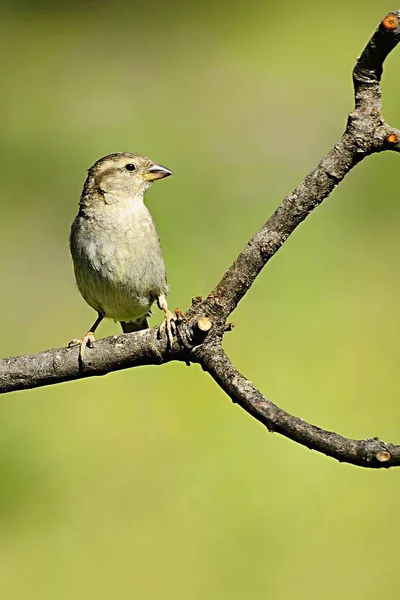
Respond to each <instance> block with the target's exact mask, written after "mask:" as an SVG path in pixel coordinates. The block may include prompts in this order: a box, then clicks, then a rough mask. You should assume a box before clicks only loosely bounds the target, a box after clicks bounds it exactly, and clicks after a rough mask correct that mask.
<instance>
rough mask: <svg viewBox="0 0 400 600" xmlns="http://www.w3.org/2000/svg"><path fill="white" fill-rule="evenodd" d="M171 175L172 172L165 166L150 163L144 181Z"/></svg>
mask: <svg viewBox="0 0 400 600" xmlns="http://www.w3.org/2000/svg"><path fill="white" fill-rule="evenodd" d="M170 175H173V172H172V171H170V170H169V169H167V167H163V166H162V165H152V166H151V167H150V169H148V170H147V171H146V172H145V174H144V178H145V180H146V181H154V180H155V179H162V178H163V177H169V176H170Z"/></svg>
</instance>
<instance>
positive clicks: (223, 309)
mask: <svg viewBox="0 0 400 600" xmlns="http://www.w3.org/2000/svg"><path fill="white" fill-rule="evenodd" d="M399 19H400V10H399V11H395V12H393V13H390V14H389V15H387V16H386V17H385V18H384V19H383V21H382V22H381V23H380V25H379V27H378V29H377V30H376V32H375V33H374V35H373V36H372V38H371V40H370V41H369V43H368V44H367V46H366V48H365V49H364V51H363V53H362V54H361V56H360V58H359V59H358V61H357V64H356V66H355V68H354V71H353V83H354V94H355V109H354V111H353V112H352V113H351V114H350V115H349V117H348V120H347V126H346V130H345V132H344V134H343V135H342V137H341V139H340V140H339V142H338V143H337V144H336V145H335V146H334V147H333V148H332V149H331V150H330V151H329V152H328V154H327V155H326V156H325V157H324V158H323V159H322V160H321V161H320V163H319V164H318V165H317V166H316V167H315V169H313V170H312V171H311V172H310V173H309V174H308V175H307V176H306V177H305V179H304V180H303V181H302V182H301V183H300V184H299V186H298V187H297V188H296V189H295V190H294V191H293V192H292V193H291V194H289V196H287V197H286V198H285V199H284V200H283V202H282V203H281V204H280V206H279V207H278V208H277V209H276V211H275V212H274V214H273V215H272V216H271V217H270V219H268V221H267V222H266V223H265V224H264V226H263V227H262V228H261V229H260V230H259V231H258V233H256V235H255V236H254V237H253V238H252V239H251V240H250V241H249V242H248V244H247V246H246V247H245V248H244V249H243V250H242V252H241V253H240V254H239V256H238V257H237V259H236V260H235V262H234V263H233V265H232V266H231V267H230V268H229V269H228V271H227V272H226V273H225V275H224V276H223V277H222V279H221V281H220V282H219V283H218V284H217V286H216V287H215V288H214V290H213V291H212V292H211V293H210V294H209V296H208V297H207V298H206V299H205V300H202V299H201V298H194V299H193V302H192V306H191V308H190V309H189V310H188V311H187V313H186V314H185V315H182V314H181V313H180V312H179V314H178V320H177V323H178V336H177V339H176V341H175V342H174V345H173V347H172V348H169V347H168V346H167V343H166V341H165V340H162V339H161V340H160V339H158V337H157V330H156V329H155V328H153V329H150V330H146V331H141V332H137V333H128V334H125V335H120V336H113V337H109V338H105V339H103V340H100V341H98V342H96V343H95V345H94V348H93V349H91V350H90V349H88V350H87V354H86V356H87V360H88V362H87V363H85V368H84V369H82V368H81V367H80V365H79V361H78V349H77V348H71V349H67V348H58V349H53V350H48V351H46V352H41V353H38V354H34V355H30V356H21V357H13V358H5V359H2V360H0V393H5V392H11V391H15V390H22V389H29V388H34V387H38V386H43V385H50V384H55V383H60V382H63V381H69V380H72V379H80V378H84V377H91V376H94V375H104V374H106V373H109V372H111V371H117V370H120V369H126V368H129V367H136V366H140V365H156V364H161V363H163V362H169V361H171V360H179V361H184V362H186V363H189V362H197V363H199V364H200V365H201V366H202V367H203V369H204V370H206V371H208V372H209V373H210V374H211V376H212V377H213V378H214V380H215V381H216V383H217V384H218V385H219V386H220V387H221V388H222V389H223V390H224V391H225V392H226V393H227V394H228V395H229V396H230V397H231V399H232V400H233V401H234V402H237V403H238V404H240V406H242V408H244V409H245V410H246V411H247V412H248V413H250V414H251V415H252V416H253V417H255V418H256V419H258V420H259V421H260V422H261V423H263V424H264V425H265V426H266V427H267V428H268V429H269V430H270V431H276V432H278V433H281V434H282V435H285V436H286V437H288V438H290V439H292V440H294V441H296V442H298V443H300V444H302V445H304V446H307V447H308V448H311V449H314V450H317V451H318V452H322V453H324V454H326V455H328V456H331V457H333V458H336V459H337V460H340V461H345V462H348V463H351V464H354V465H358V466H363V467H373V468H380V467H391V466H398V465H400V446H396V445H394V444H385V443H384V442H381V441H379V440H378V439H377V438H374V439H368V440H352V439H348V438H344V437H342V436H340V435H338V434H336V433H333V432H330V431H325V430H323V429H319V428H318V427H315V426H313V425H310V424H308V423H305V422H304V421H303V420H302V419H299V418H297V417H293V416H291V415H289V414H288V413H286V412H285V411H283V410H282V409H281V408H279V407H278V406H276V405H275V404H273V403H272V402H270V401H269V400H267V399H266V398H265V397H264V396H263V395H262V394H261V392H259V391H258V390H257V389H256V388H255V387H254V385H253V384H252V383H251V382H250V381H248V380H247V379H246V378H245V377H243V375H241V374H240V373H239V372H238V371H237V370H236V369H235V368H234V367H233V365H232V364H231V362H230V361H229V359H228V357H227V356H226V355H225V353H224V351H223V349H222V347H221V342H222V338H223V335H224V333H225V332H226V331H228V330H230V329H231V327H230V326H229V325H227V324H226V319H227V318H228V317H229V315H230V314H231V313H232V311H233V310H234V309H235V308H236V306H237V305H238V303H239V302H240V300H241V299H242V298H243V296H244V295H245V294H246V293H247V291H248V290H249V289H250V287H251V285H252V284H253V282H254V280H255V279H256V277H257V275H258V274H259V273H260V271H261V270H262V268H263V267H264V266H265V265H266V264H267V262H268V261H269V260H270V258H272V256H274V255H275V254H276V252H277V251H278V250H279V248H280V247H281V246H282V245H283V244H284V243H285V241H286V240H287V239H288V237H289V236H290V234H291V233H292V232H293V231H294V230H295V228H296V227H297V226H298V225H299V224H300V223H301V222H302V221H304V219H305V218H306V217H307V215H308V214H309V213H310V212H311V211H312V210H314V209H315V208H316V207H317V206H319V205H320V204H321V202H322V201H323V200H324V199H325V198H327V197H328V196H329V194H330V193H331V192H332V191H333V189H334V188H335V187H336V186H337V185H338V184H339V183H340V182H341V181H342V179H343V178H344V177H345V176H346V174H347V173H348V172H349V171H350V170H351V169H352V168H353V167H354V166H355V165H356V164H358V163H359V162H360V161H361V160H363V159H364V158H365V157H366V156H369V155H371V154H374V153H376V152H382V151H384V150H394V151H396V152H400V131H399V130H398V129H394V128H392V127H390V126H389V125H388V124H387V123H385V121H384V120H383V117H382V108H381V89H380V85H379V83H380V79H381V75H382V70H383V63H384V60H385V59H386V57H387V55H388V54H389V52H391V50H393V49H394V48H395V47H396V45H397V44H398V42H399V40H400V26H399Z"/></svg>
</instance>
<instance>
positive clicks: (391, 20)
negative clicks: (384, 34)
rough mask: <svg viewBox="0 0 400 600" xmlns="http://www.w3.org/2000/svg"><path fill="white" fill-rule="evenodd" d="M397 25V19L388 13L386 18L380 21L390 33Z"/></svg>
mask: <svg viewBox="0 0 400 600" xmlns="http://www.w3.org/2000/svg"><path fill="white" fill-rule="evenodd" d="M398 24H399V19H398V18H397V17H396V15H394V14H393V13H389V14H388V15H386V17H385V18H384V19H383V21H382V25H383V26H384V28H385V29H387V30H388V31H391V30H392V29H396V27H397V25H398Z"/></svg>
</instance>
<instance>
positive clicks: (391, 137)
mask: <svg viewBox="0 0 400 600" xmlns="http://www.w3.org/2000/svg"><path fill="white" fill-rule="evenodd" d="M386 141H387V142H388V143H389V144H395V143H396V142H398V141H399V138H398V137H397V135H396V134H395V133H389V135H388V136H386Z"/></svg>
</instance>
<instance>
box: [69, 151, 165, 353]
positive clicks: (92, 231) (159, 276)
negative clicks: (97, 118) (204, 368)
mask: <svg viewBox="0 0 400 600" xmlns="http://www.w3.org/2000/svg"><path fill="white" fill-rule="evenodd" d="M169 175H172V171H170V170H169V169H167V168H166V167H163V166H161V165H159V164H156V163H154V162H153V161H151V160H150V159H149V158H146V157H145V156H142V155H141V154H133V153H129V152H120V153H116V154H109V155H108V156H105V157H104V158H101V159H100V160H98V161H97V162H96V163H95V164H94V165H93V167H91V168H90V169H89V174H88V176H87V179H86V181H85V184H84V186H83V191H82V195H81V199H80V203H79V212H78V215H77V216H76V218H75V220H74V222H73V223H72V228H71V235H70V249H71V254H72V259H73V263H74V271H75V278H76V283H77V286H78V289H79V291H80V293H81V294H82V296H83V298H84V299H85V300H86V302H87V303H88V304H89V306H91V307H92V308H93V309H94V310H95V311H97V314H98V318H97V319H96V321H95V322H94V324H93V326H92V327H91V328H90V330H89V331H88V333H87V334H86V335H85V336H84V337H83V338H82V340H72V342H70V345H72V344H80V358H81V361H83V356H84V351H85V347H86V346H91V345H92V343H93V341H94V332H95V330H96V329H97V327H98V325H99V324H100V323H101V321H102V320H103V319H104V318H109V319H114V321H119V322H120V323H121V326H122V329H123V331H124V332H125V333H127V332H131V331H138V330H140V329H146V328H147V327H148V322H147V317H148V315H149V313H150V308H151V306H152V304H153V303H154V302H155V301H157V304H158V306H159V308H160V309H161V310H163V311H164V313H165V319H164V322H163V323H162V324H161V326H160V332H162V331H163V330H164V329H165V330H166V333H167V336H168V340H169V343H170V344H172V340H173V335H174V334H175V330H176V326H175V320H174V316H173V314H172V313H171V312H170V311H169V310H168V305H167V300H166V296H167V293H168V286H167V280H166V275H165V265H164V260H163V257H162V254H161V248H160V241H159V237H158V234H157V231H156V228H155V225H154V222H153V219H152V218H151V215H150V213H149V211H148V210H147V208H146V206H145V205H144V201H143V200H144V194H145V192H146V190H147V189H148V188H149V187H150V185H151V183H152V182H153V181H155V180H156V179H162V178H164V177H168V176H169Z"/></svg>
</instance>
